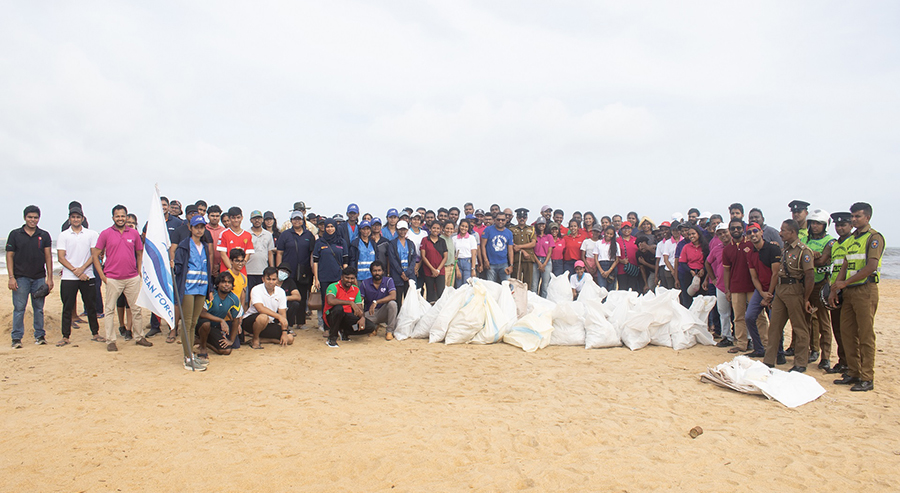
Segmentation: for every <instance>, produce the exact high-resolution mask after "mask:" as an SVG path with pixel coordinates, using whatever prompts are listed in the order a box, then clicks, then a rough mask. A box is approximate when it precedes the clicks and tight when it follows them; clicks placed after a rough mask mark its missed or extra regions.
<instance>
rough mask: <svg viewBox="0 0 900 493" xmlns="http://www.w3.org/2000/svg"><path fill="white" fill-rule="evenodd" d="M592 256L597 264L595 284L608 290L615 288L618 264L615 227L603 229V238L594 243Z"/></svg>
mask: <svg viewBox="0 0 900 493" xmlns="http://www.w3.org/2000/svg"><path fill="white" fill-rule="evenodd" d="M593 258H594V263H595V264H596V265H597V284H598V285H599V286H600V287H601V288H606V289H607V290H609V291H612V290H614V289H616V267H617V266H618V265H619V242H618V241H616V228H614V227H612V226H608V227H607V228H606V229H604V230H603V238H601V239H600V240H599V241H597V242H596V243H595V244H594V252H593Z"/></svg>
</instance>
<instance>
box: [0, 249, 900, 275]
mask: <svg viewBox="0 0 900 493" xmlns="http://www.w3.org/2000/svg"><path fill="white" fill-rule="evenodd" d="M52 251H53V270H54V271H55V272H57V273H59V272H60V269H62V266H61V265H59V262H57V261H56V242H53V248H52ZM0 274H6V255H3V256H2V257H0ZM881 277H883V278H885V279H900V247H895V248H886V249H885V250H884V257H882V259H881Z"/></svg>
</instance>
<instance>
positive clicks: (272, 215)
mask: <svg viewBox="0 0 900 493" xmlns="http://www.w3.org/2000/svg"><path fill="white" fill-rule="evenodd" d="M263 219H275V213H274V212H272V211H266V213H265V214H263Z"/></svg>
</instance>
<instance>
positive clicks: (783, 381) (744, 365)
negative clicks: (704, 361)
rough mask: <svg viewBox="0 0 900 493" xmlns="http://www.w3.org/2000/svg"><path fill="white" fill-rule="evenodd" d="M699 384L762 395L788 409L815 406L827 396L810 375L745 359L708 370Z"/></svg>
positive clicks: (739, 358)
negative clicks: (820, 398) (806, 405)
mask: <svg viewBox="0 0 900 493" xmlns="http://www.w3.org/2000/svg"><path fill="white" fill-rule="evenodd" d="M700 381H702V382H709V383H713V384H716V385H719V386H721V387H726V388H729V389H732V390H736V391H738V392H742V393H745V394H761V395H764V396H766V397H768V398H769V399H775V400H777V401H778V402H780V403H782V404H784V405H785V406H787V407H797V406H801V405H803V404H806V403H807V402H812V401H814V400H816V399H818V398H819V397H820V396H821V395H822V394H824V393H825V388H824V387H822V386H821V385H819V382H817V381H816V379H815V378H813V377H811V376H809V375H804V374H803V373H797V372H786V371H781V370H778V369H774V368H769V367H767V366H766V365H764V364H762V363H761V362H759V361H754V360H752V359H750V358H748V357H746V356H737V357H735V358H734V359H733V360H731V361H729V362H726V363H722V364H720V365H717V366H716V367H715V368H707V369H706V372H704V373H701V374H700Z"/></svg>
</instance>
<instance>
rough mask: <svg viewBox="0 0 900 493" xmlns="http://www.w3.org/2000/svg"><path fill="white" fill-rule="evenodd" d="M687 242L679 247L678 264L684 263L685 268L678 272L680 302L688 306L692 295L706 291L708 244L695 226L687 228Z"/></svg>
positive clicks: (692, 300) (691, 301) (692, 297)
mask: <svg viewBox="0 0 900 493" xmlns="http://www.w3.org/2000/svg"><path fill="white" fill-rule="evenodd" d="M687 239H688V241H689V243H687V244H686V245H684V247H683V248H682V249H681V257H680V258H679V259H678V263H679V265H686V266H687V269H685V270H683V271H682V272H683V273H682V272H679V277H680V279H679V281H680V284H681V304H682V305H684V306H685V308H690V306H691V303H693V302H694V297H695V296H697V295H698V294H699V293H701V292H705V291H706V287H707V281H706V257H707V256H709V244H708V243H707V242H706V238H705V237H704V236H703V233H702V232H701V231H700V228H699V227H697V226H693V225H692V226H691V227H690V229H688V230H687Z"/></svg>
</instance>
